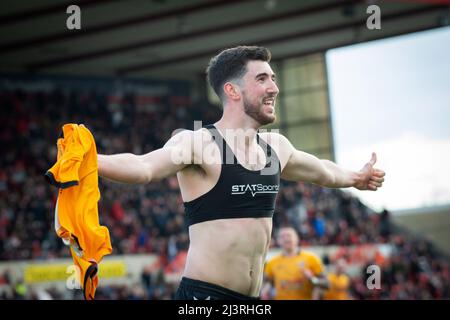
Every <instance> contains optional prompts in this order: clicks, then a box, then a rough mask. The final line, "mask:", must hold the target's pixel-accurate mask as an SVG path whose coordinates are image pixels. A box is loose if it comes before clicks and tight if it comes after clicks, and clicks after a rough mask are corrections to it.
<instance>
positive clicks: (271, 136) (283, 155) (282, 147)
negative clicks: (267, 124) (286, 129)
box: [259, 132, 293, 168]
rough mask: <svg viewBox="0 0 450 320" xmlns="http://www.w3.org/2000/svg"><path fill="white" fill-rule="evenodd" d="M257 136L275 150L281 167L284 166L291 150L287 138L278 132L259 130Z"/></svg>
mask: <svg viewBox="0 0 450 320" xmlns="http://www.w3.org/2000/svg"><path fill="white" fill-rule="evenodd" d="M259 136H260V137H261V138H262V139H264V141H265V142H266V143H267V144H268V145H270V147H271V148H272V149H274V150H275V152H276V153H277V155H278V158H279V159H280V161H281V167H282V168H284V166H285V165H286V163H287V162H288V160H289V158H290V156H291V154H292V151H293V147H292V144H291V143H290V142H289V140H288V139H287V138H286V137H285V136H284V135H282V134H281V133H278V132H261V133H259Z"/></svg>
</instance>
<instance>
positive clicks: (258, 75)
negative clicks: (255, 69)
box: [255, 72, 277, 79]
mask: <svg viewBox="0 0 450 320" xmlns="http://www.w3.org/2000/svg"><path fill="white" fill-rule="evenodd" d="M262 76H266V77H268V76H269V74H268V73H267V72H263V73H258V74H257V75H256V77H255V79H258V78H259V77H262ZM276 77H277V75H276V74H275V73H273V74H272V78H276Z"/></svg>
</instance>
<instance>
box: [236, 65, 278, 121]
mask: <svg viewBox="0 0 450 320" xmlns="http://www.w3.org/2000/svg"><path fill="white" fill-rule="evenodd" d="M241 83H242V84H241V85H240V89H241V92H242V101H243V105H244V111H245V113H246V114H247V115H248V116H250V117H251V118H253V119H254V120H256V121H257V122H258V123H259V124H260V125H261V126H263V125H266V124H269V123H272V122H274V121H275V119H276V116H275V101H276V97H277V95H278V92H279V90H278V86H277V84H276V82H275V74H274V72H273V71H272V68H271V67H270V65H269V63H267V62H265V61H260V60H251V61H249V62H248V63H247V72H246V73H245V75H244V76H243V77H242V81H241Z"/></svg>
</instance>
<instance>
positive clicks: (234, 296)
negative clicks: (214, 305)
mask: <svg viewBox="0 0 450 320" xmlns="http://www.w3.org/2000/svg"><path fill="white" fill-rule="evenodd" d="M180 287H191V288H193V289H201V290H204V291H207V292H211V293H215V294H216V295H219V296H223V297H224V299H230V300H259V299H260V298H259V297H251V296H246V295H244V294H242V293H239V292H236V291H233V290H230V289H227V288H224V287H221V286H219V285H217V284H213V283H209V282H205V281H201V280H196V279H191V278H186V277H182V278H181V282H180Z"/></svg>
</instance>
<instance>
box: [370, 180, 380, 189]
mask: <svg viewBox="0 0 450 320" xmlns="http://www.w3.org/2000/svg"><path fill="white" fill-rule="evenodd" d="M369 184H371V185H373V186H375V187H377V188H379V187H381V185H382V184H383V183H381V182H376V181H373V180H370V181H369Z"/></svg>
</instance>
